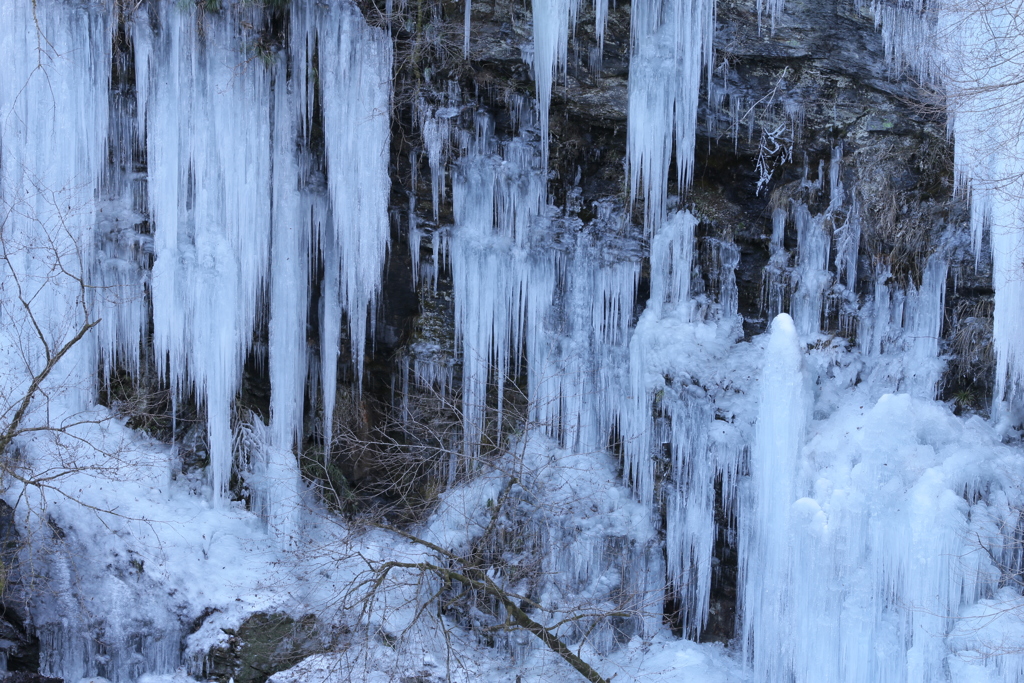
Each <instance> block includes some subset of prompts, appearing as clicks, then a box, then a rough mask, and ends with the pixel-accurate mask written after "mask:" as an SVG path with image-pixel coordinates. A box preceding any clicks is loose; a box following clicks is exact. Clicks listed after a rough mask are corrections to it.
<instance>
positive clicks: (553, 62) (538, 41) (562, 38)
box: [533, 0, 579, 167]
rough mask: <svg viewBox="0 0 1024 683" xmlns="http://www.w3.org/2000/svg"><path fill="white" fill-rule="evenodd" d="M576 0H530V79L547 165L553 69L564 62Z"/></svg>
mask: <svg viewBox="0 0 1024 683" xmlns="http://www.w3.org/2000/svg"><path fill="white" fill-rule="evenodd" d="M578 10H579V0H533V80H534V81H536V83H537V113H538V115H539V117H540V141H541V142H540V144H541V158H542V163H543V165H544V166H545V167H547V165H548V127H549V124H548V112H549V109H550V107H551V86H552V84H553V83H554V79H555V73H556V72H557V71H558V70H559V69H560V68H564V67H565V65H566V56H567V54H568V49H569V27H570V26H572V25H573V24H575V23H576V13H577V11H578Z"/></svg>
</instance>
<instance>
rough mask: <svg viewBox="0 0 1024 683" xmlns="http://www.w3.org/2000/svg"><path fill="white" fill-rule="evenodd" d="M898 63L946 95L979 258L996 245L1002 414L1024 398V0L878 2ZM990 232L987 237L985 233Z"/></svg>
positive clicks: (961, 183) (960, 181) (876, 8)
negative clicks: (1023, 25)
mask: <svg viewBox="0 0 1024 683" xmlns="http://www.w3.org/2000/svg"><path fill="white" fill-rule="evenodd" d="M873 9H874V11H875V17H876V23H877V24H878V25H879V27H880V29H881V31H882V34H883V36H884V38H885V41H886V51H887V53H888V55H889V56H890V59H891V60H892V61H893V63H894V64H896V65H897V66H901V67H906V68H910V69H913V70H914V71H916V72H917V73H918V74H919V77H921V78H924V79H926V80H928V81H930V82H931V83H933V84H934V85H935V86H936V87H937V88H938V89H939V90H940V91H941V92H943V93H944V95H945V100H946V106H947V109H948V112H947V113H948V117H949V133H950V135H951V136H952V138H953V139H954V140H955V157H954V164H955V176H956V182H957V186H958V187H959V188H961V189H965V190H968V191H969V193H970V199H971V225H972V231H973V242H974V248H975V253H976V254H977V255H978V257H979V258H980V256H981V250H982V241H983V239H984V235H985V234H986V232H987V234H988V235H989V236H990V238H991V247H992V248H991V252H992V260H993V275H992V277H993V284H994V287H995V291H996V296H995V312H994V341H995V350H996V359H997V368H996V392H995V400H996V402H997V407H1000V403H1001V402H1003V401H1006V402H1007V404H1009V405H1013V404H1017V403H1019V401H1020V399H1021V398H1022V397H1024V393H1022V392H1024V316H1022V315H1021V314H1020V313H1021V310H1022V308H1024V277H1022V276H1021V275H1022V267H1021V263H1024V239H1022V236H1024V232H1022V230H1021V226H1020V217H1021V215H1022V210H1024V138H1022V137H1021V135H1020V126H1021V123H1022V110H1021V107H1020V102H1021V101H1022V100H1024V85H1022V84H1021V82H1020V78H1019V75H1020V69H1021V62H1020V57H1019V54H1020V51H1021V48H1022V47H1024V35H1022V34H1021V31H1020V17H1021V16H1022V15H1024V3H1022V2H1020V0H999V1H998V2H990V3H982V2H967V3H965V2H957V1H955V0H942V1H940V2H927V3H925V2H924V1H923V0H913V1H910V2H899V3H890V2H882V1H881V0H878V1H876V2H875V3H874V7H873ZM986 228H988V229H987V231H986Z"/></svg>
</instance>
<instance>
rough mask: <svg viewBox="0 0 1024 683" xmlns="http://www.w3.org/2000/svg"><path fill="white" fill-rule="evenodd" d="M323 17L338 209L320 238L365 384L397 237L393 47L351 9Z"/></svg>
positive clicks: (333, 305)
mask: <svg viewBox="0 0 1024 683" xmlns="http://www.w3.org/2000/svg"><path fill="white" fill-rule="evenodd" d="M320 11H322V12H323V13H324V14H323V15H322V16H320V15H318V16H317V17H316V20H315V29H314V28H313V27H310V29H309V30H311V31H315V35H316V39H317V46H318V48H319V71H318V73H319V77H320V85H321V87H322V88H323V103H324V105H323V107H324V109H323V112H324V136H325V140H326V145H325V147H326V153H327V166H328V178H327V185H328V192H329V195H330V201H331V219H330V220H329V221H328V223H327V224H325V225H324V229H323V233H322V234H321V235H320V241H321V244H322V245H325V246H324V272H325V283H326V285H327V286H325V292H324V298H325V303H324V307H325V311H327V314H328V316H329V317H330V318H331V319H332V321H333V320H334V319H335V318H340V315H341V311H342V310H343V311H344V312H345V315H346V316H347V319H348V333H349V342H350V344H351V346H352V362H353V365H354V366H355V370H356V376H357V378H358V380H359V381H361V379H362V374H363V356H364V350H365V344H366V333H367V324H368V322H369V321H368V313H369V311H370V308H371V307H372V306H373V305H374V303H375V302H376V298H377V295H378V293H379V291H380V283H381V273H382V272H383V268H384V256H385V252H386V251H387V245H388V239H389V236H390V225H389V223H388V214H387V206H388V198H389V192H390V187H391V181H390V177H389V175H388V141H389V137H390V105H391V95H390V82H391V40H390V38H388V37H387V36H386V35H385V34H384V33H383V32H382V31H380V30H379V29H374V28H370V27H369V26H367V25H366V22H365V21H364V20H363V18H362V16H360V15H359V13H358V11H357V10H356V9H355V8H354V7H352V6H350V5H347V4H334V5H330V6H329V7H326V8H323V7H321V8H320ZM353 159H358V160H359V163H352V160H353ZM335 285H336V286H337V288H336V289H335ZM331 324H333V322H332V323H331ZM327 331H328V332H331V331H330V330H327ZM332 334H333V333H332ZM324 353H325V354H327V355H326V356H325V358H324V359H323V360H322V364H323V366H324V367H327V366H331V365H333V364H334V361H333V359H332V356H331V355H330V354H332V353H333V354H336V353H337V347H334V348H331V347H325V348H324ZM329 372H332V371H329ZM329 379H331V378H329V377H327V376H326V375H325V377H324V380H325V383H324V386H323V391H324V411H325V419H328V420H329V419H330V417H329V415H328V414H327V408H328V404H330V405H331V406H332V407H333V402H334V399H333V393H334V390H335V384H334V383H333V382H331V383H328V382H327V381H326V380H329ZM328 394H331V396H330V397H328Z"/></svg>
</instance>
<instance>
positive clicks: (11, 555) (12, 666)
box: [0, 500, 57, 683]
mask: <svg viewBox="0 0 1024 683" xmlns="http://www.w3.org/2000/svg"><path fill="white" fill-rule="evenodd" d="M20 546H21V537H20V535H19V534H18V529H17V527H16V526H15V523H14V510H13V509H12V508H11V506H9V505H8V504H7V503H5V502H4V501H2V500H0V652H3V656H4V658H5V660H6V662H7V670H8V671H11V672H17V674H16V675H17V676H25V678H24V681H25V682H26V683H32V682H33V681H35V680H37V679H36V678H31V676H38V675H37V674H35V673H33V672H36V671H39V639H38V638H35V637H33V636H32V635H31V634H30V633H28V632H27V631H26V630H25V627H24V624H25V615H24V611H23V609H22V605H21V604H20V603H19V601H18V600H17V597H16V596H17V595H18V590H17V589H18V583H19V581H18V580H19V571H18V549H19V547H20ZM4 680H9V679H4ZM10 680H18V681H21V680H22V679H20V678H16V679H10ZM38 680H40V681H49V680H57V679H44V678H42V677H38Z"/></svg>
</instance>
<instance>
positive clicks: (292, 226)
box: [269, 60, 311, 460]
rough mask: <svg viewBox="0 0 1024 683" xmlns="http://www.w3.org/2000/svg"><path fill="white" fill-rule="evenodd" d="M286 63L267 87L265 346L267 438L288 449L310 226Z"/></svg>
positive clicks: (297, 414) (297, 436) (295, 428)
mask: <svg viewBox="0 0 1024 683" xmlns="http://www.w3.org/2000/svg"><path fill="white" fill-rule="evenodd" d="M286 68H287V65H286V64H285V62H284V60H280V61H278V63H277V65H276V68H275V73H274V88H273V97H274V109H273V114H274V120H273V124H274V128H273V152H274V169H273V180H272V191H273V214H272V216H271V223H272V225H271V239H272V243H271V251H270V254H271V259H270V269H271V272H270V323H269V343H270V349H269V350H270V385H271V395H270V424H271V432H272V438H271V441H272V443H273V445H274V447H275V448H277V449H280V450H281V451H283V452H284V453H286V454H290V451H291V449H292V448H293V447H294V446H295V445H296V444H298V443H299V442H300V440H301V433H302V408H303V400H304V397H305V391H304V390H305V384H306V355H307V354H306V312H307V309H308V308H309V303H308V302H309V259H310V245H309V237H310V232H311V226H310V224H309V214H310V212H309V210H308V207H306V206H305V205H304V204H305V202H304V201H303V199H302V197H301V196H300V195H299V189H298V179H299V172H298V160H297V159H296V158H295V149H296V144H295V140H296V137H297V136H298V132H299V128H298V121H296V120H295V114H296V112H295V111H293V110H292V108H291V107H290V106H289V89H288V85H287V81H286ZM292 459H293V460H294V458H292Z"/></svg>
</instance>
